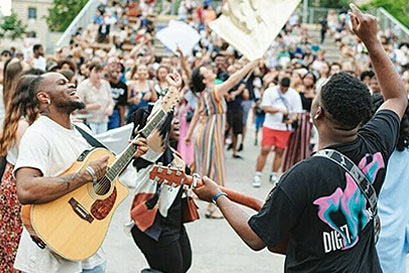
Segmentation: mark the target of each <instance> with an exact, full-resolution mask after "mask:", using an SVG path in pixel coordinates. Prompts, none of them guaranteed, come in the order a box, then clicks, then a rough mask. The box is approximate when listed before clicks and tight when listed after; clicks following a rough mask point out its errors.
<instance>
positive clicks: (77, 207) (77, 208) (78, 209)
mask: <svg viewBox="0 0 409 273" xmlns="http://www.w3.org/2000/svg"><path fill="white" fill-rule="evenodd" d="M68 203H70V205H71V207H72V209H73V210H74V212H75V213H76V214H77V215H78V216H79V217H80V218H81V219H83V220H85V221H87V222H88V223H90V224H91V223H92V221H94V217H92V215H91V214H90V213H89V212H88V211H87V210H86V209H85V208H84V207H83V206H82V205H81V204H80V203H78V201H77V200H75V199H74V198H71V199H70V201H68Z"/></svg>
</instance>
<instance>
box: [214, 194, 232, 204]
mask: <svg viewBox="0 0 409 273" xmlns="http://www.w3.org/2000/svg"><path fill="white" fill-rule="evenodd" d="M222 195H224V196H226V197H229V196H228V195H227V193H225V192H222V191H220V192H218V193H216V194H215V195H214V196H213V200H212V202H213V204H215V205H216V206H217V199H219V197H220V196H222Z"/></svg>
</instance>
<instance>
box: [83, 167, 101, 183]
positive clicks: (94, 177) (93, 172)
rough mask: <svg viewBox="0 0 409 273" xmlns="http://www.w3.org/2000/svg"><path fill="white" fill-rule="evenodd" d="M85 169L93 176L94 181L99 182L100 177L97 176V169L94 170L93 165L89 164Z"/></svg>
mask: <svg viewBox="0 0 409 273" xmlns="http://www.w3.org/2000/svg"><path fill="white" fill-rule="evenodd" d="M85 170H86V171H87V172H88V173H89V174H90V175H91V177H92V183H94V184H95V183H97V182H98V178H97V176H96V174H95V171H94V169H93V168H92V167H91V166H88V167H86V168H85Z"/></svg>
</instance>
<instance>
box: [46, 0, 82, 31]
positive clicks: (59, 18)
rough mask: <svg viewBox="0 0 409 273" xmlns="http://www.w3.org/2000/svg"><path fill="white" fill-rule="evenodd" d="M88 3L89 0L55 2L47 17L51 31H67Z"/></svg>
mask: <svg viewBox="0 0 409 273" xmlns="http://www.w3.org/2000/svg"><path fill="white" fill-rule="evenodd" d="M87 2H88V0H54V1H53V6H52V7H51V8H49V9H48V13H49V14H48V16H47V17H46V19H47V23H48V27H49V28H50V30H51V31H60V32H62V31H64V30H66V29H67V28H68V26H69V25H70V24H71V22H72V21H73V20H74V18H75V17H76V16H77V14H78V13H79V12H80V11H81V9H82V8H83V7H84V6H85V4H87Z"/></svg>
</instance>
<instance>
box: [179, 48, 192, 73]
mask: <svg viewBox="0 0 409 273" xmlns="http://www.w3.org/2000/svg"><path fill="white" fill-rule="evenodd" d="M176 51H177V52H178V53H179V56H180V65H181V66H182V69H183V70H184V71H185V73H186V75H187V77H188V78H189V79H191V78H192V69H190V67H189V66H188V64H187V62H186V58H185V55H184V54H183V52H182V50H180V48H179V47H178V48H177V49H176Z"/></svg>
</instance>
